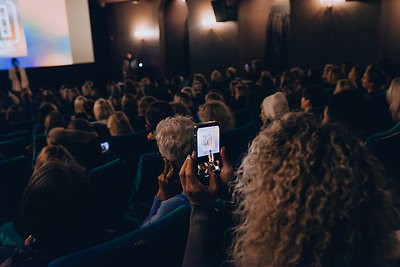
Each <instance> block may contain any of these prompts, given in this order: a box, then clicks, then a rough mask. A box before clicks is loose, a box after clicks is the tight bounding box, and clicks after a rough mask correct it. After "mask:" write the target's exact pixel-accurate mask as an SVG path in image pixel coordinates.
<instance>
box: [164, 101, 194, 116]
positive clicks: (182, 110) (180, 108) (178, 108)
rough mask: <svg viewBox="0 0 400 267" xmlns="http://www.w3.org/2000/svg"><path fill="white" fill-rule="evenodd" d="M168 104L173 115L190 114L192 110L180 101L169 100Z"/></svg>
mask: <svg viewBox="0 0 400 267" xmlns="http://www.w3.org/2000/svg"><path fill="white" fill-rule="evenodd" d="M169 104H170V105H171V107H172V109H173V110H174V114H175V115H177V114H179V115H182V116H192V112H191V111H190V109H189V108H188V107H187V106H185V105H184V104H182V103H181V102H169Z"/></svg>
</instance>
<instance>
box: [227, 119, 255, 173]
mask: <svg viewBox="0 0 400 267" xmlns="http://www.w3.org/2000/svg"><path fill="white" fill-rule="evenodd" d="M259 128H260V126H259V125H258V123H256V122H251V123H248V124H246V125H244V126H242V127H239V128H234V129H231V130H228V131H223V132H221V146H225V148H226V151H227V154H228V156H229V159H230V161H231V163H232V165H233V166H237V165H238V164H240V162H241V158H242V156H243V155H244V154H245V153H246V152H247V148H248V144H249V142H250V141H251V140H252V139H253V138H254V137H255V136H256V135H257V133H258V131H259Z"/></svg>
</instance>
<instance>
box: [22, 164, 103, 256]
mask: <svg viewBox="0 0 400 267" xmlns="http://www.w3.org/2000/svg"><path fill="white" fill-rule="evenodd" d="M94 203H95V198H94V195H93V192H92V190H91V188H90V187H89V185H88V184H87V183H86V182H85V180H84V178H83V172H82V169H81V168H79V167H77V166H76V165H74V164H68V163H65V162H61V161H49V162H47V163H45V164H44V165H43V166H42V167H40V168H39V169H38V170H37V171H36V172H35V173H34V174H33V175H32V177H31V179H30V180H29V182H28V184H27V186H26V188H25V191H24V193H23V196H22V200H21V203H20V209H19V218H20V222H21V226H22V229H23V231H24V232H25V234H26V235H29V234H31V235H32V236H33V237H34V238H35V240H36V241H35V244H37V245H38V246H49V245H53V246H54V247H57V248H60V249H64V250H69V249H77V248H80V247H85V246H88V245H89V244H91V243H92V242H93V241H94V240H96V239H97V238H98V236H99V233H100V230H99V229H100V227H98V225H97V222H98V220H97V219H98V218H96V217H97V214H96V211H97V209H96V208H95V204H94Z"/></svg>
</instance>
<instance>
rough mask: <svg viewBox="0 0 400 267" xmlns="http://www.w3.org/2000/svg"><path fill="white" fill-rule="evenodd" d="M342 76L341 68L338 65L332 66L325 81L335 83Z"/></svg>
mask: <svg viewBox="0 0 400 267" xmlns="http://www.w3.org/2000/svg"><path fill="white" fill-rule="evenodd" d="M341 76H342V69H341V68H339V67H336V66H335V67H332V68H331V69H330V70H329V72H328V77H327V82H328V83H330V84H335V85H336V84H337V82H338V81H339V79H340V78H341Z"/></svg>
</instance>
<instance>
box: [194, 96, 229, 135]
mask: <svg viewBox="0 0 400 267" xmlns="http://www.w3.org/2000/svg"><path fill="white" fill-rule="evenodd" d="M198 116H199V119H200V121H201V122H208V121H216V122H218V123H219V126H220V129H221V131H226V130H230V129H232V128H234V127H235V117H234V116H233V114H232V111H231V110H230V109H229V107H228V106H227V105H226V104H225V103H224V102H221V101H215V100H214V101H209V102H207V103H204V104H203V105H201V106H200V107H199V112H198Z"/></svg>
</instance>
